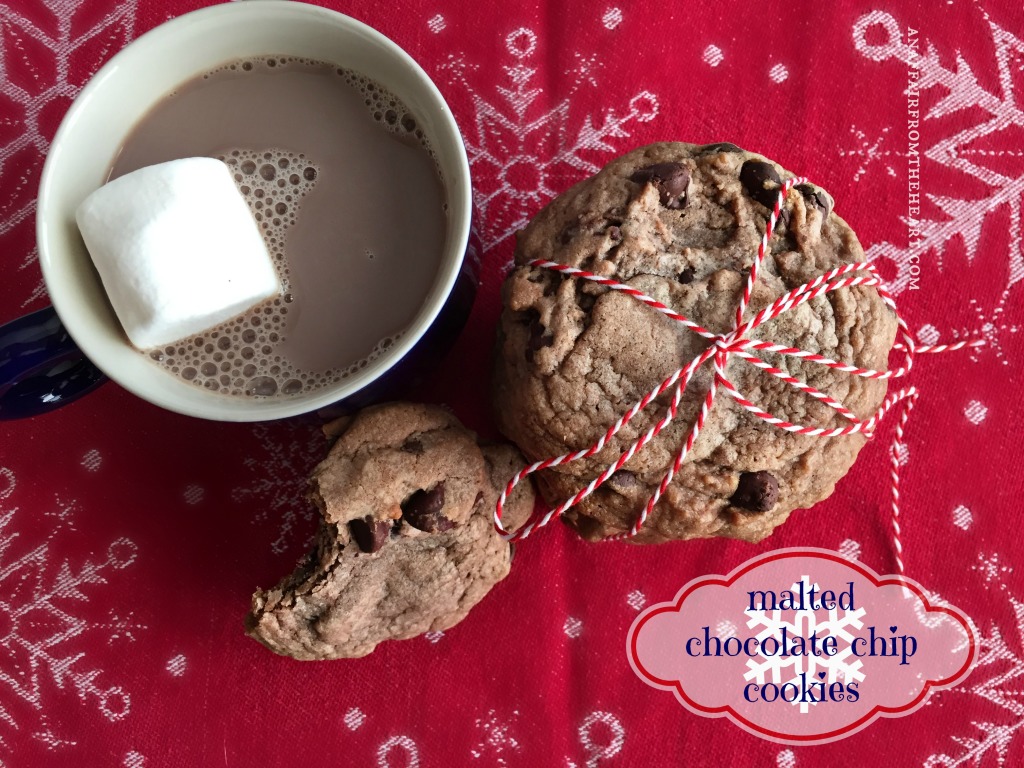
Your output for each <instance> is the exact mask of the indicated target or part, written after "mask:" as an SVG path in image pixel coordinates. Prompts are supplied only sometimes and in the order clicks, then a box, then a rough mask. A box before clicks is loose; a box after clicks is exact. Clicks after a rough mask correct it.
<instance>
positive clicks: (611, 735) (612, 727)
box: [566, 711, 626, 768]
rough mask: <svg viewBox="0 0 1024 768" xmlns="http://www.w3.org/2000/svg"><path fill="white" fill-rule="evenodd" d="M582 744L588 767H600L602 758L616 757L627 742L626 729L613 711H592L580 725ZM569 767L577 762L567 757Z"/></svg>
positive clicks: (572, 767)
mask: <svg viewBox="0 0 1024 768" xmlns="http://www.w3.org/2000/svg"><path fill="white" fill-rule="evenodd" d="M579 733H580V744H581V745H582V746H583V751H584V752H586V753H587V762H586V768H598V765H599V764H600V763H601V761H602V760H604V759H605V758H609V757H615V756H616V755H617V754H619V752H621V751H622V745H623V744H624V743H625V742H626V729H625V728H623V727H622V722H621V721H620V720H619V718H617V717H616V716H615V715H613V714H612V713H611V712H600V711H598V712H591V713H590V714H589V715H587V718H586V719H585V720H584V721H583V723H582V724H581V725H580V731H579ZM566 765H567V766H569V768H576V763H574V762H573V761H572V760H570V759H568V758H566Z"/></svg>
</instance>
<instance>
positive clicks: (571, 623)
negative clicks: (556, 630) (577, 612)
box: [562, 616, 583, 640]
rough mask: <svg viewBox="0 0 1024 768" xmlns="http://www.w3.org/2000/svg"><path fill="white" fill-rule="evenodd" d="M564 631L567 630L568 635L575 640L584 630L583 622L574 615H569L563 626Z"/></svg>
mask: <svg viewBox="0 0 1024 768" xmlns="http://www.w3.org/2000/svg"><path fill="white" fill-rule="evenodd" d="M562 631H563V632H565V634H566V636H567V637H569V638H571V639H573V640H575V639H576V638H577V637H579V636H580V633H581V632H583V622H582V621H580V620H579V619H577V618H576V617H574V616H569V617H568V618H567V619H566V620H565V624H564V625H563V626H562Z"/></svg>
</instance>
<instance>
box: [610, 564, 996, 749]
mask: <svg viewBox="0 0 1024 768" xmlns="http://www.w3.org/2000/svg"><path fill="white" fill-rule="evenodd" d="M626 651H627V655H628V657H629V663H630V665H631V666H632V667H633V670H634V671H635V672H636V673H637V675H639V676H640V679H641V680H643V681H644V682H645V683H647V684H648V685H650V686H652V687H654V688H660V689H662V690H666V691H671V692H672V693H674V694H675V697H676V699H678V700H679V702H680V703H682V705H683V706H684V707H686V708H687V709H688V710H690V711H691V712H693V713H695V714H698V715H703V716H705V717H728V718H729V719H730V720H732V721H733V722H734V723H735V724H736V725H738V726H740V727H741V728H743V729H744V730H746V731H748V732H750V733H752V734H754V735H756V736H760V737H761V738H764V739H769V740H771V741H777V742H781V743H785V744H820V743H825V742H829V741H836V740H838V739H842V738H845V737H846V736H849V735H851V734H853V733H856V732H857V731H859V730H861V729H862V728H866V727H867V726H868V725H870V724H871V723H872V722H873V721H874V720H875V719H876V718H878V717H902V716H904V715H908V714H910V713H911V712H913V711H915V710H916V709H918V708H919V707H921V706H922V705H923V704H924V703H925V701H926V700H927V698H928V696H929V695H930V694H931V692H932V691H935V690H941V689H944V688H950V687H952V686H954V685H956V684H957V683H959V682H960V681H962V680H963V679H964V678H965V677H967V675H968V673H969V672H970V670H971V668H972V667H973V665H974V664H975V663H976V661H977V657H978V650H977V638H976V635H975V631H974V628H973V626H972V624H971V623H970V621H969V620H968V618H967V617H966V616H965V615H964V614H963V613H961V612H960V611H959V610H958V609H956V608H953V607H949V606H936V605H933V604H932V603H930V602H929V600H928V598H927V596H926V594H925V592H924V590H923V589H922V588H921V587H920V586H919V585H918V584H916V583H915V582H913V581H912V580H910V579H907V578H906V577H901V576H879V575H878V574H876V573H875V572H874V571H872V570H871V569H869V568H867V567H866V566H864V565H863V564H861V563H859V562H856V561H854V560H848V559H846V558H844V557H842V556H840V555H838V554H837V553H835V552H832V551H830V550H825V549H782V550H778V551H775V552H770V553H767V554H765V555H762V556H760V557H756V558H754V559H753V560H749V561H747V562H746V563H744V564H743V565H741V566H740V567H739V568H737V569H736V570H734V571H733V572H732V573H730V574H729V575H728V576H726V577H722V576H706V577H701V578H698V579H694V580H693V581H691V582H690V583H689V584H687V585H686V586H685V587H683V589H682V590H681V591H680V592H679V594H678V595H677V596H676V598H675V600H674V601H673V602H671V603H658V604H656V605H652V606H651V607H650V608H648V609H647V610H645V611H644V612H643V613H641V614H640V615H639V616H638V617H637V619H636V621H634V622H633V626H632V627H630V630H629V635H628V638H627V641H626Z"/></svg>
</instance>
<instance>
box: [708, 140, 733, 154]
mask: <svg viewBox="0 0 1024 768" xmlns="http://www.w3.org/2000/svg"><path fill="white" fill-rule="evenodd" d="M742 151H743V150H742V149H740V148H739V147H737V146H736V145H735V144H730V143H729V142H728V141H720V142H718V143H717V144H705V145H704V146H702V147H701V148H700V153H701V154H702V155H710V154H713V153H715V152H742Z"/></svg>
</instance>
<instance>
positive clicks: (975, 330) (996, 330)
mask: <svg viewBox="0 0 1024 768" xmlns="http://www.w3.org/2000/svg"><path fill="white" fill-rule="evenodd" d="M1009 296H1010V289H1009V288H1007V289H1006V290H1004V291H1003V292H1002V293H1001V294H1000V295H999V301H998V302H996V305H995V306H994V307H993V308H992V309H991V310H986V309H983V308H982V306H981V303H980V302H979V301H978V300H977V299H974V298H972V299H971V300H970V302H969V305H970V307H971V309H973V310H974V313H975V317H976V318H977V319H976V321H975V322H974V323H973V324H972V327H967V328H961V329H959V330H956V331H953V337H954V338H956V339H983V340H984V341H985V346H984V347H975V348H973V349H972V350H971V359H972V360H975V361H977V360H978V359H979V358H980V356H981V354H982V353H984V352H991V353H992V354H994V355H995V356H996V360H998V361H999V362H1001V363H1002V364H1003V365H1009V364H1010V361H1009V360H1008V359H1007V357H1006V353H1005V352H1004V351H1003V343H1004V342H1008V341H1012V340H1011V339H1010V338H1009V337H1010V336H1012V335H1013V334H1015V333H1018V332H1019V331H1020V326H1018V325H1017V324H1016V323H1011V322H1009V321H1008V320H1007V319H1006V317H1005V316H1004V313H1005V312H1006V301H1007V299H1008V298H1009ZM925 343H928V342H925Z"/></svg>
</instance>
